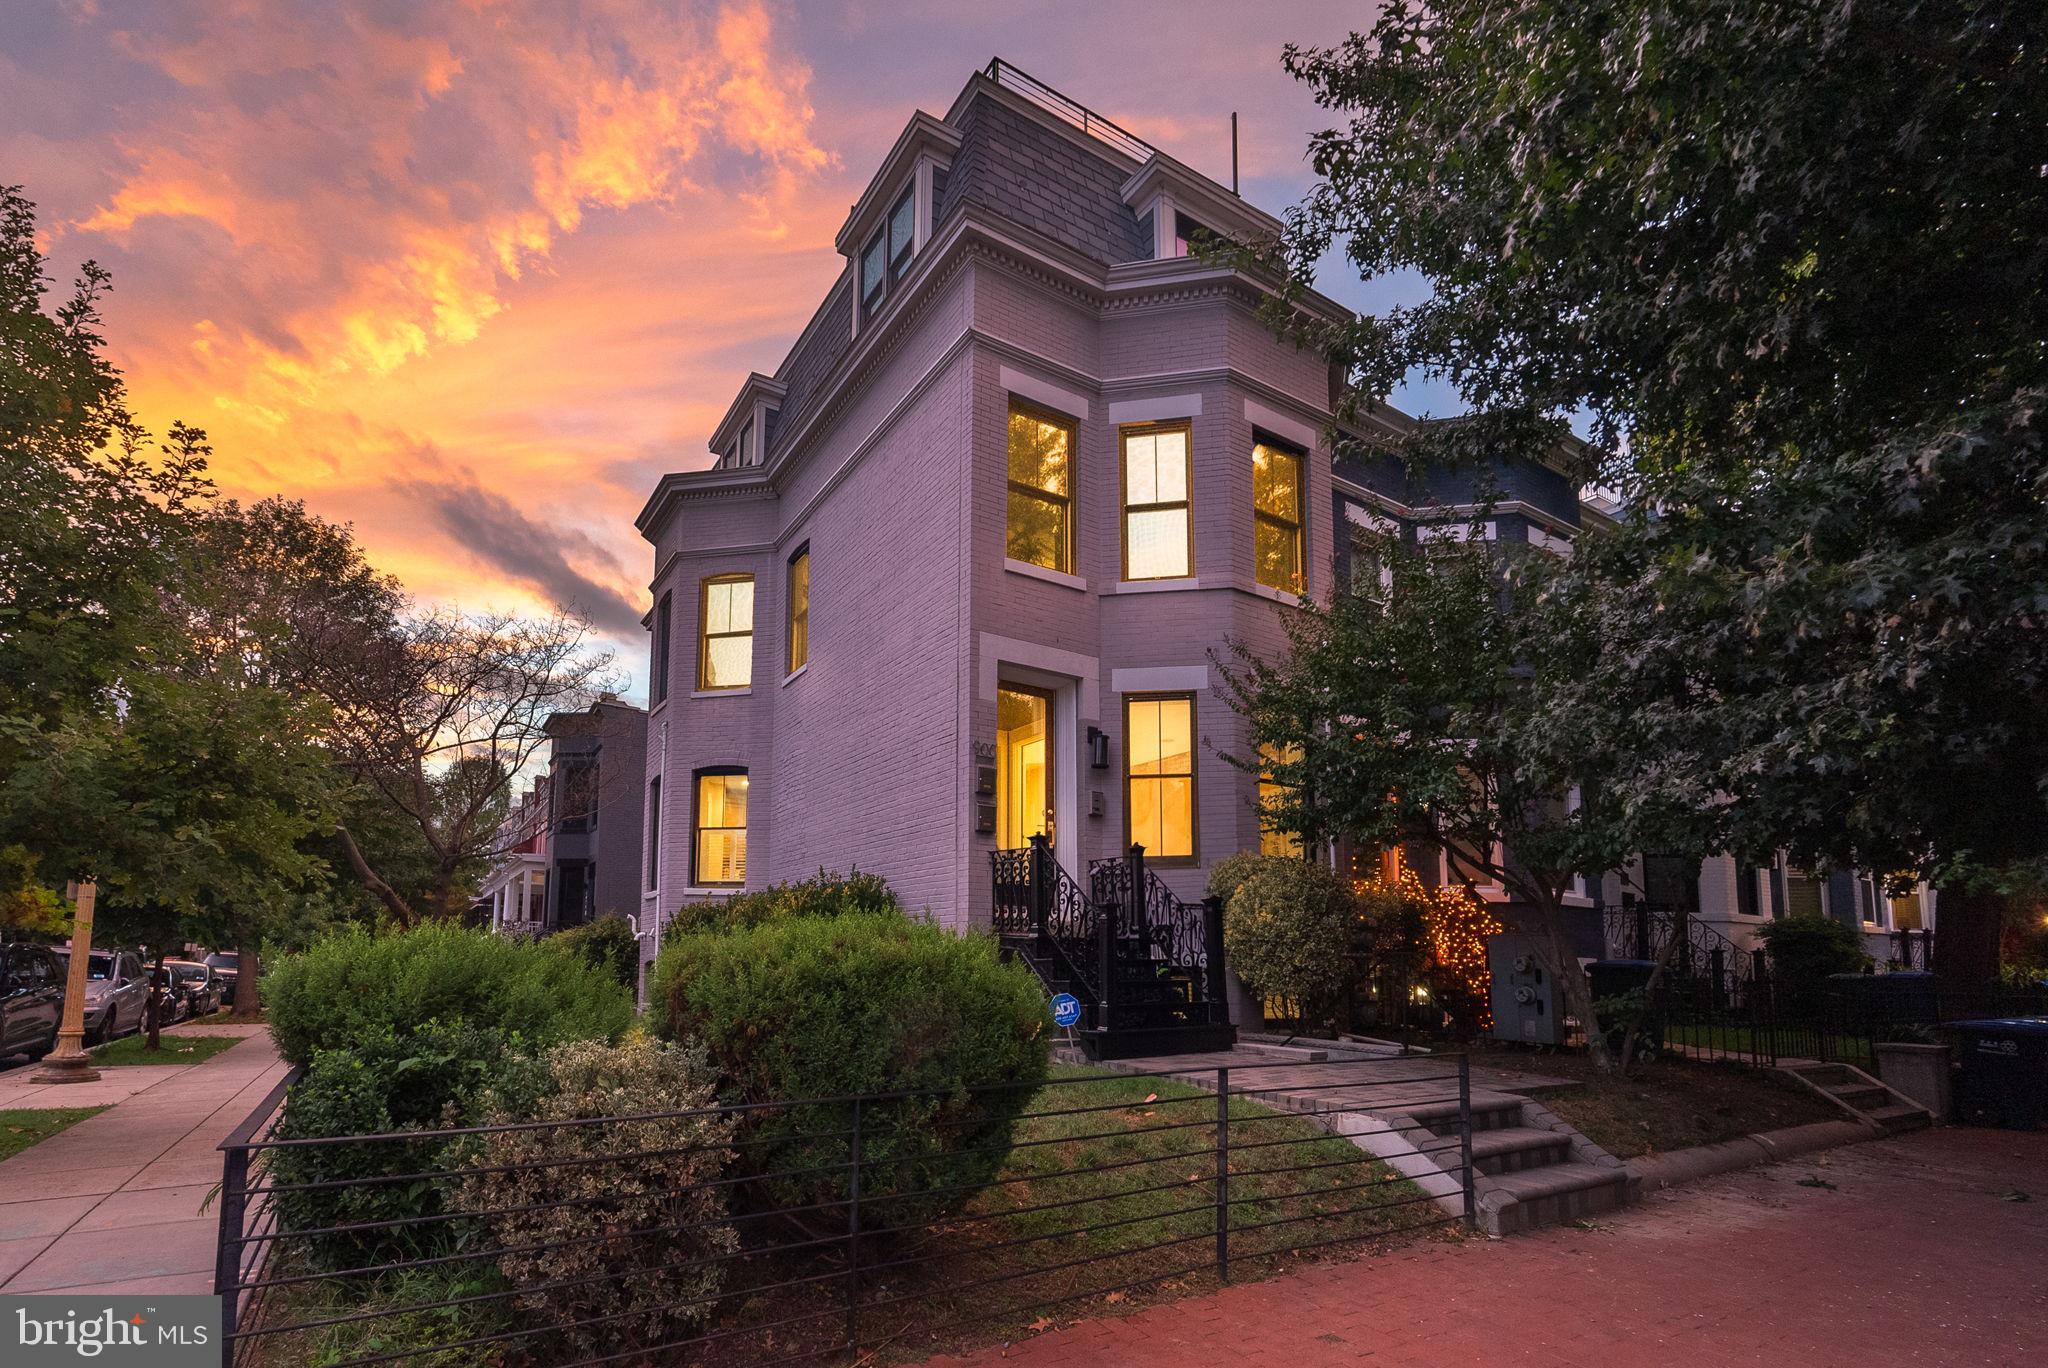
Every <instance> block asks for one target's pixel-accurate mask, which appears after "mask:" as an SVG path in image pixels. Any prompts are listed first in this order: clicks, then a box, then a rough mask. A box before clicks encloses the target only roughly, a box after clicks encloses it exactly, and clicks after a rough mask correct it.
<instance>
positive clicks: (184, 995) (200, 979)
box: [164, 960, 227, 1017]
mask: <svg viewBox="0 0 2048 1368" xmlns="http://www.w3.org/2000/svg"><path fill="white" fill-rule="evenodd" d="M164 968H165V969H167V970H169V971H170V975H171V988H170V991H171V992H174V993H176V994H177V995H178V996H179V997H180V998H181V999H183V1001H184V1004H185V1012H184V1014H185V1015H186V1016H190V1017H203V1016H211V1015H212V1014H213V1013H215V1012H218V1011H219V1010H220V1008H221V1002H222V1000H223V999H224V998H225V997H226V995H227V984H226V982H225V981H224V980H222V978H221V977H220V976H219V975H218V974H216V973H214V972H213V966H212V965H210V964H200V963H198V962H196V961H194V960H165V961H164Z"/></svg>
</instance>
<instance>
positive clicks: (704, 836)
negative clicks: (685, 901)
mask: <svg viewBox="0 0 2048 1368" xmlns="http://www.w3.org/2000/svg"><path fill="white" fill-rule="evenodd" d="M695 822H696V830H695V837H696V839H695V841H694V842H693V843H692V844H693V845H694V846H695V852H694V860H693V868H692V870H691V881H692V882H693V883H695V884H696V885H697V886H698V887H700V888H710V887H715V886H717V885H720V884H743V883H745V882H746V881H747V772H746V771H745V770H743V769H718V770H699V771H698V772H697V812H696V818H695Z"/></svg>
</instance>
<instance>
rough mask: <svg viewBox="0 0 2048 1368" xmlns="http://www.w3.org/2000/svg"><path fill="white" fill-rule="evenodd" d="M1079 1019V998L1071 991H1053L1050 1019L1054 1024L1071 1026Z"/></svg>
mask: <svg viewBox="0 0 2048 1368" xmlns="http://www.w3.org/2000/svg"><path fill="white" fill-rule="evenodd" d="M1080 1019H1081V999H1079V998H1077V997H1075V996H1074V995H1073V994H1072V993H1054V994H1053V997H1052V1020H1053V1024H1054V1025H1055V1026H1071V1025H1073V1024H1074V1023H1075V1022H1077V1021H1079V1020H1080Z"/></svg>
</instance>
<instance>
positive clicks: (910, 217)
mask: <svg viewBox="0 0 2048 1368" xmlns="http://www.w3.org/2000/svg"><path fill="white" fill-rule="evenodd" d="M916 250H917V187H916V186H915V185H906V186H904V187H903V197H902V198H901V199H899V200H897V201H896V207H895V208H894V209H891V210H890V211H889V283H890V284H892V285H893V284H895V283H896V282H897V281H899V280H901V279H903V273H904V272H905V271H907V270H909V269H910V257H911V254H912V253H913V252H915V251H916Z"/></svg>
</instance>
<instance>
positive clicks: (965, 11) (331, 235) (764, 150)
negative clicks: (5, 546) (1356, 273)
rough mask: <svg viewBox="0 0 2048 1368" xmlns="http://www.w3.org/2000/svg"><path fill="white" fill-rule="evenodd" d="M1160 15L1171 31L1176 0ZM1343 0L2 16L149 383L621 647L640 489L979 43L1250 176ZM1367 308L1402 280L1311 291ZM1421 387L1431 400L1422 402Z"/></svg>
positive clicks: (1295, 177)
mask: <svg viewBox="0 0 2048 1368" xmlns="http://www.w3.org/2000/svg"><path fill="white" fill-rule="evenodd" d="M1168 14H1171V16H1172V20H1171V22H1163V23H1162V22H1160V20H1161V18H1162V17H1164V16H1165V15H1168ZM1369 14H1370V7H1369V6H1368V5H1361V4H1320V3H1293V0H1269V2H1268V3H1262V4H1257V5H1245V4H1241V3H1218V4H1213V5H1206V6H1200V5H1198V6H1173V7H1166V6H1162V5H1159V4H1156V3H1153V4H1147V3H1121V2H1118V0H1098V2H1097V3H1088V4H1074V5H1054V4H1031V3H1021V2H1018V0H1013V2H1012V3H1009V4H1005V5H1000V6H998V5H963V4H958V3H952V4H940V3H880V2H879V0H877V2H875V3H861V2H860V0H842V2H839V3H810V2H808V0H807V2H806V3H802V4H797V3H783V4H777V3H760V0H732V2H731V3H726V4H681V3H664V0H586V2H583V3H568V2H567V0H502V2H500V0H464V2H462V3H455V2H454V0H448V2H446V3H441V2H436V3H418V4H414V3H405V2H403V0H386V2H384V3H347V2H344V0H182V2H181V0H136V2H135V3H121V2H120V0H49V2H48V3H23V4H9V5H8V6H7V7H6V9H5V12H4V15H0V182H19V183H21V184H22V185H23V186H24V187H25V189H26V192H27V194H28V195H29V197H30V198H31V199H33V200H35V201H36V202H37V203H38V205H39V207H40V219H41V223H42V227H43V234H44V239H45V247H46V249H47V250H48V252H49V253H50V255H51V257H52V265H53V268H54V270H55V272H56V273H57V274H58V275H59V276H60V277H63V278H68V277H69V276H70V274H71V273H72V272H73V271H75V270H76V268H77V265H78V263H79V262H80V261H81V260H83V259H85V258H87V257H96V258H98V259H99V260H100V261H101V262H102V263H103V264H105V265H106V266H108V267H109V268H110V269H111V270H112V271H113V273H114V283H115V292H114V296H113V299H112V300H111V302H110V304H109V307H108V310H107V314H108V329H107V331H108V333H109V336H110V339H111V343H112V349H113V352H114V355H115V359H116V361H117V363H118V364H119V365H120V366H121V367H122V368H123V370H124V371H125V372H126V373H127V376H128V379H129V383H130V387H131V390H132V396H133V400H134V406H135V408H136V411H137V413H138V415H139V416H140V417H141V418H142V419H143V421H144V422H145V423H147V424H149V425H150V426H152V427H154V428H156V429H159V430H161V429H162V428H164V427H165V426H167V425H168V424H169V423H170V421H171V420H172V419H174V418H183V419H185V420H186V421H188V422H192V423H196V424H198V425H200V426H203V427H205V428H206V429H208V431H209V432H210V433H211V435H212V438H213V441H214V443H215V445H216V447H217V456H216V461H215V475H216V477H217V478H218V480H219V482H220V484H221V485H222V487H223V488H224V489H225V490H226V491H227V492H229V493H231V494H234V495H237V496H244V497H249V496H261V495H264V494H270V493H277V492H282V493H286V494H290V495H293V496H296V497H302V498H304V499H305V500H306V502H307V503H308V505H309V506H311V507H312V509H313V510H314V511H316V512H318V513H320V514H322V515H324V516H326V517H329V518H334V519H337V520H345V521H349V522H352V523H354V525H355V527H356V530H357V532H358V534H359V535H360V537H361V539H362V541H363V542H364V544H365V545H366V546H367V548H368V549H369V552H370V554H371V556H372V558H373V559H374V560H375V561H376V562H377V563H378V564H379V565H381V566H382V567H384V568H386V569H388V570H391V571H394V572H396V573H397V574H398V575H399V576H401V577H402V578H403V579H404V581H405V583H406V585H407V586H408V588H410V589H411V590H412V591H413V592H414V593H416V594H418V595H421V596H422V597H426V598H432V599H439V600H449V601H454V602H458V603H462V604H465V605H469V606H473V607H483V606H492V607H500V608H507V609H516V610H525V609H531V608H534V607H537V606H540V605H543V604H547V603H551V602H560V601H566V602H572V603H574V604H576V605H577V606H579V607H580V608H581V609H582V610H583V611H585V612H587V613H588V614H589V615H590V616H591V617H592V619H593V620H594V621H595V623H596V624H597V626H598V628H599V630H600V631H601V632H602V633H603V635H604V636H605V637H607V638H609V639H610V640H612V641H614V642H616V643H618V644H619V645H621V646H622V647H624V648H625V650H624V651H623V653H622V656H621V659H620V667H621V671H622V673H624V674H626V675H627V676H629V677H631V681H632V691H633V692H634V693H636V694H637V693H639V692H640V686H641V681H640V680H639V679H638V677H637V676H638V675H639V674H640V673H643V672H644V659H643V656H644V645H643V643H642V640H641V633H640V631H639V629H638V627H637V620H638V618H639V617H640V615H641V613H642V612H643V611H644V608H645V603H644V600H645V596H646V583H647V579H648V577H649V574H650V571H651V563H650V556H649V552H648V548H647V547H646V545H645V544H644V543H643V542H641V541H640V539H639V537H638V535H637V534H636V533H635V532H634V530H633V525H632V518H633V514H634V513H635V512H636V511H637V510H638V509H639V507H640V504H641V502H642V501H643V500H644V499H645V497H646V496H647V494H648V492H649V491H650V490H651V488H652V487H653V484H654V482H655V480H656V479H657V478H658V477H659V476H660V475H661V474H662V473H663V472H664V471H669V470H680V469H692V468H696V467H699V466H703V465H706V464H708V463H709V455H708V453H707V451H706V448H705V444H706V441H707V439H708V437H709V435H710V431H711V428H712V426H713V424H714V423H715V422H716V421H717V420H718V418H719V416H720V415H721V414H722V413H723V412H724V410H725V407H726V405H727V404H728V403H729V402H730V401H731V399H732V397H733V394H734V393H735V391H736V389H737V387H738V384H739V382H740V380H741V379H742V378H743V377H744V376H745V374H746V372H747V371H748V370H750V369H758V370H762V371H772V370H774V369H775V366H776V365H777V363H778V362H779V361H780V360H781V358H782V356H783V353H784V352H785V351H786V350H787V348H788V346H789V344H790V342H791V341H792V340H793V339H794V338H795V336H796V334H797V332H798V330H799V329H800V328H801V327H802V326H803V324H804V322H805V321H806V320H807V319H808V318H809V316H810V314H811V311H812V310H813V308H815V306H816V305H817V303H818V301H819V300H820V299H821V298H822V296H823V293H824V291H825V290H826V289H827V288H828V287H829V285H830V283H831V281H832V278H833V275H834V273H835V272H836V271H837V270H838V269H839V265H840V258H839V257H838V256H837V255H836V254H835V253H834V252H833V250H832V237H833V234H834V232H835V231H836V230H837V228H838V227H839V224H840V222H841V221H842V219H843V218H844V216H845V214H846V210H847V207H848V205H849V204H850V203H851V202H852V201H853V200H854V198H855V197H856V196H857V195H858V194H859V193H860V190H861V189H862V188H863V186H864V185H865V183H866V180H867V178H868V176H869V175H870V174H871V173H872V172H873V171H874V170H875V168H876V165H877V163H878V161H879V159H880V158H881V156H882V154H883V153H884V152H885V151H886V150H887V149H888V146H889V144H890V143H891V142H892V141H893V139H894V138H895V136H896V134H897V133H898V132H899V131H900V130H901V128H902V126H903V123H904V121H905V120H906V119H907V118H908V117H909V116H910V114H911V112H912V110H913V109H917V108H922V109H925V110H927V111H929V112H931V113H934V114H943V113H944V112H945V110H946V107H947V105H948V104H950V103H951V101H952V99H953V96H954V95H955V94H957V93H958V91H959V89H960V87H961V85H962V84H963V83H964V82H965V80H966V79H967V77H968V75H969V73H970V72H972V71H973V70H974V69H975V68H977V67H980V66H982V65H984V64H985V63H986V62H987V61H988V59H989V58H990V57H991V56H993V55H998V54H999V55H1001V56H1003V57H1004V58H1006V59H1008V60H1010V61H1012V62H1014V63H1015V64H1017V65H1018V66H1020V67H1022V68H1024V69H1025V70H1027V71H1029V72H1031V73H1032V74H1034V75H1036V76H1038V77H1040V78H1041V79H1043V80H1045V81H1047V82H1048V83H1050V84H1052V85H1054V86H1057V87H1059V88H1060V89H1062V90H1064V91H1065V92H1066V93H1067V94H1069V95H1071V96H1073V97H1074V98H1076V99H1078V100H1080V101H1082V102H1083V103H1085V104H1088V105H1090V106H1092V107H1094V108H1095V109H1097V110H1100V111H1101V112H1103V113H1105V114H1107V115H1109V116H1110V117H1111V118H1113V119H1116V120H1117V121H1119V122H1120V123H1122V124H1124V125H1125V126H1126V127H1127V128H1129V129H1130V130H1131V131H1132V132H1134V133H1136V134H1138V135H1139V136H1140V137H1142V138H1144V139H1146V140H1147V141H1149V142H1151V143H1153V144H1154V145H1156V146H1159V147H1161V148H1163V149H1165V150H1166V151H1168V152H1170V153H1172V154H1173V155H1175V156H1177V157H1179V158H1181V159H1182V160H1183V161H1186V162H1187V163H1189V164H1190V165H1192V166H1194V167H1195V168H1196V169H1198V170H1202V171H1206V172H1208V173H1209V174H1211V175H1214V176H1217V177H1218V178H1219V179H1223V180H1226V181H1227V180H1228V176H1229V168H1230V163H1229V155H1230V143H1229V115H1230V111H1231V110H1233V109H1235V110H1237V111H1239V115H1240V119H1241V121H1242V125H1243V134H1242V139H1243V141H1242V150H1241V153H1240V161H1241V166H1242V177H1243V184H1244V192H1245V194H1246V196H1247V197H1248V198H1250V199H1252V200H1253V201H1255V202H1257V203H1259V204H1261V205H1263V206H1264V207H1267V208H1269V209H1274V210H1278V209H1280V208H1283V207H1285V206H1286V205H1288V204H1290V203H1292V202H1293V201H1294V200H1295V199H1296V198H1297V197H1298V196H1299V195H1300V193H1301V192H1302V190H1303V189H1304V188H1305V187H1306V184H1307V174H1306V170H1305V168H1304V165H1303V161H1302V156H1303V150H1304V148H1305V146H1306V135H1307V134H1308V132H1309V131H1310V130H1311V129H1313V128H1316V127H1320V126H1322V125H1323V123H1324V122H1326V120H1325V118H1324V116H1322V115H1321V113H1320V112H1319V111H1318V110H1317V109H1316V108H1315V107H1314V105H1313V103H1312V102H1311V101H1310V100H1309V99H1308V98H1307V96H1306V93H1305V92H1304V91H1303V90H1302V89H1301V88H1300V87H1298V86H1297V85H1296V84H1295V83H1294V82H1292V81H1291V80H1289V78H1288V77H1287V75H1286V74H1285V73H1284V72H1283V71H1282V70H1281V69H1280V49H1281V46H1282V44H1283V43H1285V42H1287V41H1290V40H1292V41H1297V42H1304V43H1326V42H1331V41H1335V40H1337V39H1339V38H1341V37H1342V36H1343V35H1344V33H1345V32H1346V31H1348V30H1349V29H1351V28H1354V27H1358V26H1360V25H1362V24H1363V23H1364V22H1365V21H1366V20H1367V19H1368V18H1369ZM1322 283H1323V284H1324V286H1325V288H1327V289H1328V290H1329V291H1330V292H1331V293H1332V294H1334V295H1336V296H1337V297H1338V298H1339V299H1341V300H1343V301H1345V302H1346V303H1349V304H1351V305H1353V306H1354V307H1372V306H1374V305H1376V304H1381V303H1384V302H1386V301H1387V300H1389V299H1392V298H1395V297H1397V296H1400V295H1403V294H1405V293H1411V292H1412V286H1410V287H1407V288H1406V289H1404V286H1403V283H1402V282H1379V283H1377V284H1375V285H1373V286H1365V285H1361V284H1360V282H1358V281H1356V280H1355V279H1345V278H1344V277H1343V274H1342V272H1341V271H1332V272H1326V279H1325V280H1324V281H1323V282H1322ZM1404 398H1405V401H1406V402H1407V403H1408V404H1409V405H1410V406H1417V405H1420V406H1425V407H1427V406H1428V404H1427V398H1428V396H1426V395H1410V396H1405V397H1404Z"/></svg>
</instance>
